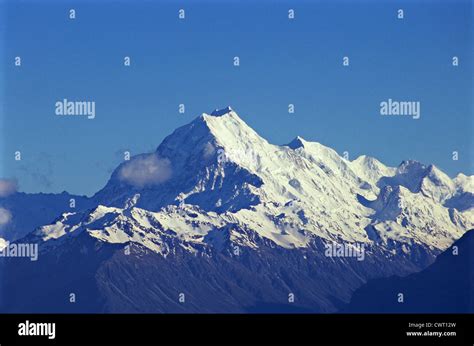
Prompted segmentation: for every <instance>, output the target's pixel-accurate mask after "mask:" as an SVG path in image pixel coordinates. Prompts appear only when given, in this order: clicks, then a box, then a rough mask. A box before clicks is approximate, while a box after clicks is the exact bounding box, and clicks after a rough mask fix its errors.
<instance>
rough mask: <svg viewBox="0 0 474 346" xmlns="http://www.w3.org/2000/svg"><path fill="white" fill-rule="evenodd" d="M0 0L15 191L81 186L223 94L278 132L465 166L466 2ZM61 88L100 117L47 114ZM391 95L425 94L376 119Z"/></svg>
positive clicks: (353, 149)
mask: <svg viewBox="0 0 474 346" xmlns="http://www.w3.org/2000/svg"><path fill="white" fill-rule="evenodd" d="M0 1H2V2H1V19H2V20H1V21H0V22H1V23H2V24H0V34H1V36H2V37H4V40H2V42H3V43H2V44H1V45H0V47H1V48H2V49H1V56H0V59H1V63H2V70H1V71H2V72H1V73H2V74H1V75H2V77H1V78H0V95H2V102H1V105H2V107H1V108H0V112H1V113H0V116H1V119H0V120H1V121H0V125H1V129H0V130H1V131H0V132H1V137H0V145H1V147H0V155H1V156H0V162H1V166H0V177H3V178H16V179H18V182H19V187H20V189H21V190H22V191H26V192H39V191H42V192H60V191H63V190H67V191H69V192H72V193H78V194H92V193H94V192H95V191H97V190H98V189H100V188H101V187H102V186H103V185H105V183H106V181H107V179H108V177H109V175H110V173H111V170H112V169H113V168H114V167H115V166H116V165H117V164H118V163H119V162H120V160H121V158H122V152H123V151H124V150H129V151H131V153H132V154H138V153H141V152H149V151H152V150H154V149H155V148H156V147H157V146H158V145H159V144H160V142H161V141H162V139H163V138H164V137H165V136H166V135H168V134H170V133H171V132H172V131H173V130H174V129H175V128H177V127H178V126H181V125H184V124H186V123H188V122H190V121H191V120H192V119H193V118H194V117H196V116H197V115H199V114H201V113H202V112H211V111H212V110H213V109H214V108H219V107H225V106H227V105H231V106H232V107H233V108H234V109H235V110H236V111H237V112H238V113H239V115H240V116H241V117H242V118H243V119H244V120H245V121H246V122H247V123H248V124H249V125H250V126H251V127H253V128H254V129H255V130H256V131H257V132H259V133H260V134H261V135H262V136H263V137H265V138H267V139H268V140H269V141H270V142H272V143H275V144H285V143H288V142H290V141H291V139H293V138H294V137H296V136H297V135H300V136H302V137H304V138H305V139H307V140H312V141H318V142H320V143H322V144H325V145H328V146H330V147H332V148H334V149H335V150H337V151H338V152H339V153H342V152H343V151H348V152H349V154H350V158H351V159H354V158H356V157H357V156H359V155H361V154H367V155H370V156H374V157H376V158H378V159H379V160H381V161H382V162H384V163H385V164H388V165H392V166H396V165H398V164H399V163H400V162H401V161H402V160H404V159H416V160H419V161H422V162H424V163H434V164H435V165H437V166H438V167H440V168H441V169H442V170H444V171H445V172H447V173H448V174H449V175H451V176H454V175H456V174H457V173H459V172H464V173H467V174H473V173H474V166H473V160H472V157H473V152H474V148H473V142H472V139H471V137H472V133H473V126H474V125H473V105H472V95H473V84H472V60H473V57H472V48H473V45H472V17H473V9H472V2H471V1H469V0H465V1H405V2H404V1H353V2H351V1H338V0H336V1H329V0H328V1H260V2H257V1H219V2H218V1H199V4H198V1H179V2H176V1H154V2H152V1H102V2H99V4H94V3H92V2H91V1H52V2H46V1H45V2H43V1H41V2H39V1H19V0H14V1H13V0H11V1H10V0H0ZM71 8H74V9H75V10H76V19H75V20H70V19H69V17H68V15H69V9H71ZM180 8H184V9H185V11H186V19H185V20H179V19H178V10H179V9H180ZM289 8H293V9H295V19H294V20H291V21H290V20H288V17H287V16H288V9H289ZM399 8H403V9H404V14H405V18H404V19H403V20H399V19H397V9H399ZM16 56H20V57H21V58H22V66H21V67H20V68H19V67H15V66H14V58H15V57H16ZM124 56H130V57H131V63H132V65H131V66H130V67H124V66H123V58H124ZM234 56H239V57H240V63H241V66H239V67H234V66H233V57H234ZM343 56H348V57H349V58H350V66H349V67H344V66H343V65H342V57H343ZM453 56H458V57H459V62H460V65H459V66H458V67H453V66H452V64H451V62H452V57H453ZM63 98H67V99H70V100H88V101H95V102H96V113H97V114H96V118H95V119H94V120H87V119H85V118H83V117H79V118H67V117H66V118H61V117H58V116H56V115H55V113H54V111H55V102H56V101H58V100H62V99H63ZM389 98H391V99H394V100H400V101H419V102H421V119H419V120H413V119H411V118H409V117H384V116H381V115H380V113H379V111H380V108H379V107H380V106H379V105H380V102H382V101H386V100H388V99H389ZM180 103H184V104H185V105H186V113H185V114H179V113H178V105H179V104H180ZM289 103H292V104H294V105H295V114H288V104H289ZM16 150H20V151H21V152H22V161H21V162H17V161H14V155H13V153H14V152H15V151H16ZM455 150H456V151H458V152H459V160H458V161H453V160H452V152H453V151H455Z"/></svg>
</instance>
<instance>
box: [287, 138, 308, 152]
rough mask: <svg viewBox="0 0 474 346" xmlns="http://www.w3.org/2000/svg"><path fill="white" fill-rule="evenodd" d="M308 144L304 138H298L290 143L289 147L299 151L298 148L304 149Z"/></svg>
mask: <svg viewBox="0 0 474 346" xmlns="http://www.w3.org/2000/svg"><path fill="white" fill-rule="evenodd" d="M306 143H307V142H306V141H305V140H304V138H303V137H300V136H296V138H295V139H293V140H292V141H291V142H290V143H288V145H287V146H288V147H289V148H291V149H298V148H304V145H305V144H306Z"/></svg>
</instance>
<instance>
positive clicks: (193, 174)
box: [35, 107, 474, 255]
mask: <svg viewBox="0 0 474 346" xmlns="http://www.w3.org/2000/svg"><path fill="white" fill-rule="evenodd" d="M146 155H148V156H146ZM150 155H151V156H152V158H153V160H152V161H151V162H152V164H153V165H154V166H153V169H154V170H159V169H162V167H163V165H162V163H164V164H165V166H166V167H165V168H166V169H168V170H169V171H170V174H169V178H168V177H167V178H166V179H165V180H163V179H162V180H153V182H156V183H154V184H152V185H144V186H142V185H140V186H136V185H133V184H132V183H130V182H129V181H124V180H123V179H122V178H123V177H122V176H121V174H120V172H121V171H123V169H124V167H127V166H126V165H130V164H133V162H134V160H138V159H140V160H145V161H143V162H145V163H146V162H148V161H146V160H148V159H147V157H149V156H150ZM156 162H158V163H157V164H155V163H156ZM140 167H142V166H140ZM155 168H156V169H155ZM127 172H132V173H133V170H128V171H127ZM140 173H142V172H140ZM140 177H141V178H143V177H142V176H140ZM472 182H473V177H472V176H471V177H468V176H465V175H458V177H456V178H455V179H453V180H451V179H450V178H449V177H448V176H447V175H446V174H444V173H443V172H442V171H440V170H439V169H438V168H436V167H435V166H433V165H430V166H425V165H423V164H421V163H419V162H416V161H404V162H402V164H401V165H400V166H399V167H397V168H392V167H386V166H385V165H383V164H382V163H381V162H379V161H378V160H376V159H375V158H371V157H368V156H361V157H359V158H357V159H355V160H354V161H348V160H345V159H344V158H342V157H341V156H340V155H339V154H338V153H337V152H336V151H334V150H333V149H331V148H329V147H326V146H324V145H322V144H320V143H316V142H308V141H306V140H304V139H303V138H301V137H297V138H295V139H294V140H293V141H292V142H290V143H289V144H288V145H286V146H278V145H273V144H270V143H268V142H267V141H266V140H265V139H263V138H262V137H260V136H259V135H258V134H257V133H256V132H255V131H254V130H253V129H252V128H250V127H249V126H248V125H247V124H246V123H245V122H244V121H243V120H242V119H240V117H239V116H238V115H237V113H235V111H233V110H232V109H231V108H230V107H228V108H226V109H224V110H216V111H214V112H213V113H212V114H211V115H210V114H203V115H202V116H200V117H198V118H196V119H195V120H194V121H192V122H191V123H190V124H188V125H185V126H183V127H181V128H179V129H177V130H176V131H175V132H174V133H173V134H171V135H170V136H168V137H167V138H166V139H165V140H164V141H163V142H162V144H161V145H160V146H159V147H158V149H157V151H156V152H155V153H152V154H143V155H139V156H136V157H134V158H132V160H131V162H130V163H123V164H122V165H120V166H119V167H118V168H117V169H116V170H115V172H114V173H113V174H112V177H111V179H110V181H109V182H108V184H107V185H106V186H105V187H104V189H102V190H101V191H99V192H98V193H97V194H96V195H95V196H94V200H95V203H96V205H97V207H95V208H94V209H93V210H86V211H84V210H82V211H79V212H76V213H70V212H68V213H64V214H63V215H62V216H61V217H60V218H58V219H57V220H56V222H55V223H53V224H51V225H46V226H42V227H40V228H39V229H37V230H36V232H35V236H36V237H39V238H41V239H42V240H43V241H46V242H47V241H48V240H50V239H59V238H61V237H63V236H65V235H68V236H73V235H74V234H75V233H78V232H79V233H80V232H87V233H88V234H89V235H90V236H92V237H94V238H97V239H100V240H101V241H105V242H110V243H127V242H134V243H139V244H142V245H144V246H145V247H147V248H148V249H150V250H152V251H154V252H156V253H160V254H163V255H166V254H168V253H170V252H172V251H173V250H172V246H175V245H179V246H181V247H183V248H186V249H187V250H189V251H190V252H195V251H199V249H201V248H202V247H205V246H216V247H218V246H219V244H220V243H222V241H223V237H224V238H226V239H228V240H229V241H231V242H236V243H239V244H241V245H243V246H247V247H250V248H253V249H258V246H259V245H258V241H257V240H256V239H257V238H264V239H268V240H270V241H272V242H274V243H275V244H276V245H278V246H281V247H284V248H304V247H307V246H308V244H310V243H311V241H312V240H314V239H315V238H319V239H323V240H324V241H337V242H341V241H344V242H348V243H353V242H362V243H367V244H372V245H373V244H376V245H377V246H380V247H382V248H385V249H387V251H392V250H393V249H400V248H403V249H404V250H403V251H409V250H407V249H409V247H410V246H412V245H414V244H416V245H418V246H422V247H426V249H429V250H430V251H431V250H434V251H442V250H444V249H446V248H447V247H448V246H450V245H451V244H452V243H453V242H454V241H455V240H456V239H458V238H459V237H461V236H462V234H463V233H464V232H465V231H466V230H467V229H469V228H472V227H473V226H474V218H473V215H474V213H473V212H472V210H473V203H472V199H470V198H471V197H472V191H473V190H472ZM460 196H461V197H460ZM456 198H457V199H456ZM255 237H257V238H255ZM173 244H174V245H173ZM402 245H406V246H402Z"/></svg>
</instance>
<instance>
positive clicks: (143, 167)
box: [119, 154, 172, 188]
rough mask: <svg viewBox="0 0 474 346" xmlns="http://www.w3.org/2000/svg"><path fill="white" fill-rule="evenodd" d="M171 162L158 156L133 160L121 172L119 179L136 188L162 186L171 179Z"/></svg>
mask: <svg viewBox="0 0 474 346" xmlns="http://www.w3.org/2000/svg"><path fill="white" fill-rule="evenodd" d="M171 174H172V169H171V162H170V160H168V159H162V158H160V157H158V155H156V154H149V155H145V156H139V157H136V158H133V159H132V160H131V161H130V162H128V163H126V164H125V165H124V166H123V167H122V168H121V169H120V172H119V179H120V180H122V181H125V182H127V183H128V184H130V185H132V186H135V187H139V188H142V187H145V186H153V185H158V184H161V183H163V182H165V181H167V180H168V179H169V178H171Z"/></svg>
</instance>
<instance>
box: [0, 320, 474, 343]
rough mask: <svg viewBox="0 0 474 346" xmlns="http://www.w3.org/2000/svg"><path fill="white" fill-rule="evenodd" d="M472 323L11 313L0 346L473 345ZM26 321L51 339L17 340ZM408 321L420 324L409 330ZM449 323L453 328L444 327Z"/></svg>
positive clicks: (0, 331) (2, 325)
mask: <svg viewBox="0 0 474 346" xmlns="http://www.w3.org/2000/svg"><path fill="white" fill-rule="evenodd" d="M473 320H474V319H473V315H472V314H471V315H469V314H446V315H432V314H431V315H430V314H423V315H420V314H394V315H376V314H286V315H283V314H281V315H276V314H248V315H244V314H240V315H239V314H223V315H222V314H205V315H198V314H189V315H186V314H176V315H173V314H144V315H143V314H141V315H138V314H137V315H133V314H113V315H112V314H108V315H99V314H77V315H72V314H70V315H63V314H60V315H59V314H58V315H42V314H36V315H23V314H18V315H16V314H14V315H0V345H1V346H4V345H16V344H34V345H38V344H51V345H63V344H77V345H79V344H82V345H90V344H101V345H104V344H114V345H117V344H129V345H140V344H154V345H163V344H206V345H211V344H219V345H222V344H272V345H275V344H288V345H297V344H312V345H319V344H325V345H327V344H329V345H337V344H346V345H406V344H417V345H420V344H422V345H473V344H474V333H473V329H474V323H473V322H474V321H473ZM26 321H29V322H36V323H44V322H54V323H55V324H56V325H55V338H54V339H48V336H19V335H18V330H19V324H20V323H25V322H26ZM409 323H415V324H417V323H418V324H424V325H423V326H421V327H420V328H418V327H413V326H412V327H409ZM427 323H431V326H429V327H428V326H427ZM443 323H444V324H445V325H444V326H443V325H442V324H443ZM450 323H455V324H456V325H455V326H451V327H449V324H450ZM407 332H421V333H426V332H441V333H444V332H449V333H452V332H455V333H456V335H455V336H447V335H443V336H441V337H440V336H433V335H431V336H428V335H425V336H408V335H407Z"/></svg>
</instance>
